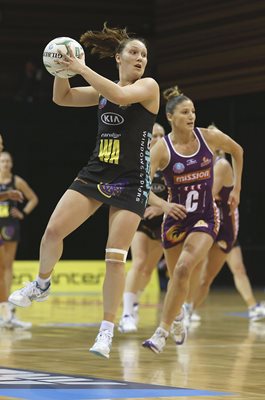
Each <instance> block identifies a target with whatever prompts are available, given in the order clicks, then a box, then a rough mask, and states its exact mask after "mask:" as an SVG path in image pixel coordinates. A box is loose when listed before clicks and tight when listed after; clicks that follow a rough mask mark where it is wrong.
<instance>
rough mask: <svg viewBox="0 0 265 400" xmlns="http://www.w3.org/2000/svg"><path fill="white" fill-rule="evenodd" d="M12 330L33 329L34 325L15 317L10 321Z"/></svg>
mask: <svg viewBox="0 0 265 400" xmlns="http://www.w3.org/2000/svg"><path fill="white" fill-rule="evenodd" d="M9 325H10V329H31V328H32V323H31V322H26V321H21V320H20V319H18V318H17V317H15V316H13V317H12V318H11V320H10V321H9Z"/></svg>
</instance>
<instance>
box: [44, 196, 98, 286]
mask: <svg viewBox="0 0 265 400" xmlns="http://www.w3.org/2000/svg"><path fill="white" fill-rule="evenodd" d="M100 206H101V203H100V202H98V201H96V200H94V199H88V198H86V197H85V196H83V195H82V194H80V193H78V192H76V191H74V190H67V191H66V192H65V194H64V195H63V197H62V198H61V200H60V201H59V203H58V204H57V206H56V208H55V210H54V212H53V214H52V216H51V218H50V220H49V223H48V226H47V228H46V230H45V233H44V235H43V238H42V241H41V247H40V270H39V276H40V278H42V279H46V278H48V277H49V276H50V275H51V273H52V270H53V268H54V266H55V264H56V263H57V261H58V260H59V259H60V257H61V255H62V252H63V239H64V238H65V237H66V236H68V235H69V234H70V233H71V232H73V231H74V230H75V229H77V228H78V227H79V226H80V225H81V224H82V223H83V222H85V221H86V220H87V219H88V218H89V217H90V216H91V215H92V214H93V213H94V212H95V211H96V210H97V209H98V208H99V207H100Z"/></svg>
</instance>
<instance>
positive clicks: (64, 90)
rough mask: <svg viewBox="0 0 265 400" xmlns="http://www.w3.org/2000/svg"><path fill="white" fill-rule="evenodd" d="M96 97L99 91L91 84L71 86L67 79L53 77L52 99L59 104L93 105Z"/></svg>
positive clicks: (72, 105) (95, 102) (95, 103)
mask: <svg viewBox="0 0 265 400" xmlns="http://www.w3.org/2000/svg"><path fill="white" fill-rule="evenodd" d="M98 99H99V93H98V92H97V91H96V90H95V89H94V88H93V87H91V86H86V87H75V88H71V86H70V84H69V81H68V79H61V78H55V79H54V84H53V101H54V103H56V104H58V105H60V106H70V107H89V106H95V105H97V104H98Z"/></svg>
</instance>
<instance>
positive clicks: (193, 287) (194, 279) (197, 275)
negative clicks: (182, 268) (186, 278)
mask: <svg viewBox="0 0 265 400" xmlns="http://www.w3.org/2000/svg"><path fill="white" fill-rule="evenodd" d="M204 263H205V261H202V262H200V263H199V264H198V265H196V267H195V268H194V270H193V271H192V274H191V277H190V286H189V293H188V296H187V299H186V302H187V303H189V304H193V302H194V298H195V297H196V293H197V291H198V287H199V286H200V282H201V276H202V272H203V266H204Z"/></svg>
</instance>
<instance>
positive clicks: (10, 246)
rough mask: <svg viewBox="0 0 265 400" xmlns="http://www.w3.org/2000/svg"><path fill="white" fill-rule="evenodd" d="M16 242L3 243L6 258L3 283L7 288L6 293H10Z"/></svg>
mask: <svg viewBox="0 0 265 400" xmlns="http://www.w3.org/2000/svg"><path fill="white" fill-rule="evenodd" d="M17 245H18V243H17V242H5V244H4V248H5V257H6V273H5V281H6V286H7V292H8V294H9V293H10V289H11V285H12V279H13V263H14V260H15V257H16V252H17Z"/></svg>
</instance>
